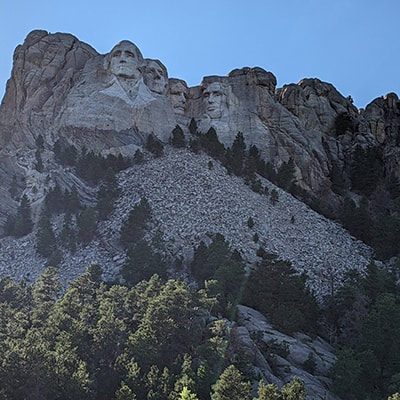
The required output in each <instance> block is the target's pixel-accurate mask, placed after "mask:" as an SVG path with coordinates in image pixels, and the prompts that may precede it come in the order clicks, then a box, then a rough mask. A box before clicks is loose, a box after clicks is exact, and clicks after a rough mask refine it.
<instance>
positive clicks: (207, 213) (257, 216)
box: [0, 148, 372, 297]
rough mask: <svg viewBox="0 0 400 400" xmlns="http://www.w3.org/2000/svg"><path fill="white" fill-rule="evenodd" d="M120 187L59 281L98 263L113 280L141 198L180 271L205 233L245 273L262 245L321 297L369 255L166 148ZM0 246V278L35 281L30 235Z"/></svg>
mask: <svg viewBox="0 0 400 400" xmlns="http://www.w3.org/2000/svg"><path fill="white" fill-rule="evenodd" d="M209 161H212V167H211V168H210V165H209ZM119 185H120V187H121V189H122V193H121V195H120V197H119V198H118V199H117V201H116V204H115V211H114V213H113V214H112V215H111V217H110V218H109V219H108V220H106V221H104V222H101V223H100V224H99V233H100V234H99V237H98V238H97V239H96V240H95V241H93V242H92V243H90V244H89V245H88V246H86V247H85V248H79V250H78V251H77V253H76V254H74V255H72V256H70V255H68V256H66V257H64V261H63V263H62V265H61V266H60V272H61V275H62V276H63V279H64V280H68V279H71V278H73V277H74V276H76V275H77V274H79V273H81V272H82V271H84V270H85V268H86V267H87V266H88V265H89V264H91V263H98V264H100V265H101V266H102V267H103V269H104V271H105V275H106V277H108V278H112V277H115V276H116V274H117V272H118V270H119V268H120V266H121V264H122V263H123V262H124V259H125V254H124V251H123V249H122V248H121V247H120V245H119V230H120V227H121V225H122V223H123V221H124V220H125V219H126V218H127V215H128V214H129V212H130V211H131V209H132V208H133V207H134V206H135V205H136V204H137V203H138V202H139V200H140V199H141V198H142V197H146V198H147V200H148V202H149V204H150V206H151V209H152V221H151V226H150V228H151V229H150V232H149V233H148V238H151V237H153V236H154V235H155V234H159V235H161V239H162V247H163V255H164V257H166V258H167V259H173V258H177V257H180V258H182V259H183V260H184V264H186V265H187V263H188V262H190V258H191V256H192V254H193V249H194V248H195V247H196V246H198V244H199V243H200V241H201V240H204V241H205V242H206V243H209V242H210V240H211V239H210V236H211V235H212V234H215V233H221V234H222V235H224V237H225V238H226V240H227V241H228V242H229V243H230V245H231V247H232V249H237V250H238V251H239V252H240V254H241V255H242V257H243V259H244V260H245V262H246V264H247V266H248V267H251V266H252V265H254V263H256V262H257V260H258V257H257V256H256V251H257V249H258V248H259V247H260V246H262V247H263V248H264V249H265V250H266V251H267V252H270V253H274V254H277V255H278V256H279V257H280V258H282V259H284V260H287V261H290V262H292V263H293V265H294V266H295V268H296V269H297V270H298V271H299V272H305V273H306V274H307V276H308V277H309V285H310V287H311V288H312V289H313V290H314V292H315V294H316V295H317V296H318V297H321V296H323V295H324V294H326V293H327V292H328V291H329V290H331V289H332V287H336V286H337V285H339V284H340V281H341V278H342V277H343V274H344V273H345V272H346V271H347V270H349V269H352V268H356V269H359V270H363V269H364V268H365V266H366V265H367V264H368V263H369V262H370V260H371V256H372V252H371V249H370V248H369V247H367V246H366V245H364V244H363V243H361V242H360V241H358V240H356V239H355V238H354V237H352V236H350V235H349V234H348V232H347V231H346V230H345V229H343V228H342V227H341V226H340V225H338V224H336V223H334V222H332V221H330V220H328V219H326V218H324V217H322V216H321V215H319V214H318V213H316V212H314V211H313V210H311V209H310V208H309V207H308V206H306V205H305V204H304V203H302V202H300V201H298V200H297V199H295V198H294V197H293V196H291V195H290V194H288V193H286V192H284V191H283V190H281V189H279V188H277V187H275V186H274V185H273V184H271V183H270V182H268V181H263V185H264V186H267V187H268V189H269V191H271V190H272V189H275V190H277V191H278V195H279V199H278V202H277V203H276V204H272V203H271V201H270V197H269V196H268V195H265V194H259V193H255V192H254V191H252V190H251V188H250V187H249V186H248V185H246V184H245V183H244V181H243V179H242V178H240V177H237V176H232V175H228V174H227V172H226V169H225V168H224V167H223V166H222V165H221V164H220V163H218V162H217V161H215V160H212V159H211V158H210V157H208V156H207V155H204V154H193V153H191V152H189V151H187V150H179V151H178V150H175V149H169V148H168V149H166V152H165V155H164V156H163V157H160V158H154V159H150V160H148V161H146V162H145V163H143V164H141V165H135V166H133V167H131V168H129V169H127V170H125V171H122V172H121V173H120V174H119ZM249 217H251V218H252V219H253V221H254V222H255V224H254V226H253V227H252V228H249V226H248V224H247V221H248V219H249ZM255 233H257V235H258V237H259V241H258V242H257V243H255V242H254V240H253V237H254V234H255ZM1 245H2V253H1V258H0V271H1V274H2V275H4V274H9V275H12V276H15V277H17V278H23V277H28V276H31V277H34V276H36V275H37V274H38V273H39V272H40V271H41V270H42V269H43V266H44V265H45V260H43V259H41V258H39V257H38V256H37V255H35V251H34V234H31V235H28V236H27V237H25V238H22V239H19V240H13V239H11V238H4V239H2V241H1Z"/></svg>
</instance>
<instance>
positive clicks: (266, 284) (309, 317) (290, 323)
mask: <svg viewBox="0 0 400 400" xmlns="http://www.w3.org/2000/svg"><path fill="white" fill-rule="evenodd" d="M244 303H245V304H247V305H248V306H250V307H253V308H255V309H257V310H259V311H260V312H262V313H263V314H265V315H267V316H268V317H269V318H270V319H271V321H272V323H273V324H274V325H275V326H276V327H277V328H278V329H281V330H283V331H284V332H288V333H293V332H296V331H301V332H307V333H315V332H316V331H317V328H318V325H317V324H318V316H319V308H318V306H317V303H316V300H315V299H314V297H313V296H312V294H311V293H310V290H309V289H308V288H307V287H306V285H305V277H304V276H303V275H299V274H297V273H296V272H295V270H294V269H293V267H292V266H291V265H290V264H289V263H288V262H285V261H280V260H278V259H276V258H275V257H274V256H270V255H268V254H266V253H265V252H264V257H263V260H262V261H261V262H260V263H259V265H258V266H257V267H256V269H254V270H253V271H252V272H251V274H250V276H249V278H248V280H247V284H246V288H245V294H244Z"/></svg>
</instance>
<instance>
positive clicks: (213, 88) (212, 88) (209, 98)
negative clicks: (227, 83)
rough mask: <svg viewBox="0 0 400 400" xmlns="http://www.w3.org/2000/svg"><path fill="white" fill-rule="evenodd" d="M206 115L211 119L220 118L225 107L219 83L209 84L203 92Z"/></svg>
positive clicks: (223, 94)
mask: <svg viewBox="0 0 400 400" xmlns="http://www.w3.org/2000/svg"><path fill="white" fill-rule="evenodd" d="M203 101H204V105H205V108H206V114H207V115H208V116H209V117H210V118H211V119H217V118H221V116H222V111H223V110H222V108H223V106H224V105H226V95H225V93H224V88H223V85H222V84H221V83H220V82H213V83H210V84H209V85H208V86H206V88H205V89H204V91H203Z"/></svg>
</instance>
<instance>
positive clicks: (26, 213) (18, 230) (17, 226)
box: [4, 195, 33, 237]
mask: <svg viewBox="0 0 400 400" xmlns="http://www.w3.org/2000/svg"><path fill="white" fill-rule="evenodd" d="M32 228H33V222H32V219H31V205H30V202H29V199H28V197H27V196H26V195H23V196H22V198H21V201H20V205H19V207H18V209H17V213H16V214H15V215H9V216H8V218H7V221H6V223H5V226H4V231H5V233H6V235H10V236H15V237H22V236H25V235H27V234H28V233H30V232H32Z"/></svg>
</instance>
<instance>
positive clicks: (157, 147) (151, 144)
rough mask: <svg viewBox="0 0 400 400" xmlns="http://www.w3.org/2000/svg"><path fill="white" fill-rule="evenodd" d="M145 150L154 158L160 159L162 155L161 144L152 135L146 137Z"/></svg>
mask: <svg viewBox="0 0 400 400" xmlns="http://www.w3.org/2000/svg"><path fill="white" fill-rule="evenodd" d="M146 149H147V150H148V151H150V153H153V154H154V155H155V156H156V157H161V156H162V155H163V153H164V146H163V144H162V143H161V141H160V140H159V139H158V138H156V137H155V136H154V135H153V134H152V133H151V134H150V135H149V136H147V140H146Z"/></svg>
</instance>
